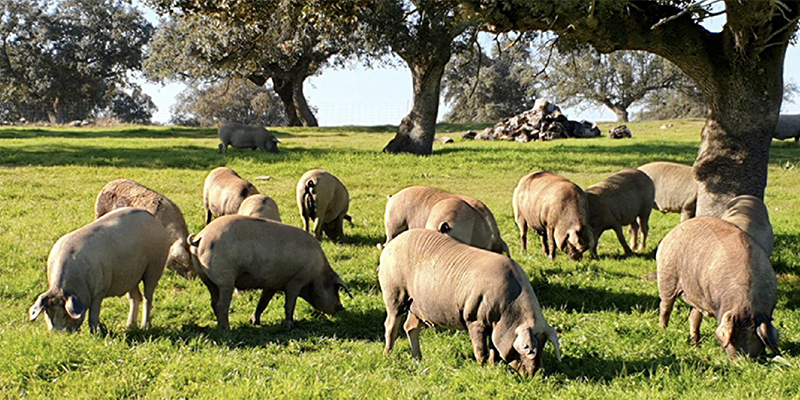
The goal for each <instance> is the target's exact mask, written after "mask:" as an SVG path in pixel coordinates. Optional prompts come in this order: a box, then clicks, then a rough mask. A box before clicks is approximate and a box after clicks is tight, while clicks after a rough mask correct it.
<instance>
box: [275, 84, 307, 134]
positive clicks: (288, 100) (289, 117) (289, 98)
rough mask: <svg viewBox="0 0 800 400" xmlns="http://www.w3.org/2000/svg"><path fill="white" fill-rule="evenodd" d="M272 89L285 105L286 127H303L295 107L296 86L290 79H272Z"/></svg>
mask: <svg viewBox="0 0 800 400" xmlns="http://www.w3.org/2000/svg"><path fill="white" fill-rule="evenodd" d="M272 88H273V89H274V90H275V93H277V94H278V97H279V98H280V99H281V103H283V110H284V112H285V113H286V126H303V123H302V122H301V121H300V117H298V116H297V110H296V109H295V107H294V85H293V83H292V81H291V80H290V79H283V78H276V77H274V76H273V77H272Z"/></svg>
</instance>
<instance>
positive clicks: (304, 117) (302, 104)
mask: <svg viewBox="0 0 800 400" xmlns="http://www.w3.org/2000/svg"><path fill="white" fill-rule="evenodd" d="M304 81H305V78H302V79H295V80H294V81H293V82H292V99H293V106H294V110H295V114H296V115H297V118H298V119H299V120H300V122H301V123H302V124H303V126H319V124H318V123H317V117H315V116H314V113H313V112H311V108H310V107H309V106H308V103H307V102H306V96H305V95H304V94H303V82H304Z"/></svg>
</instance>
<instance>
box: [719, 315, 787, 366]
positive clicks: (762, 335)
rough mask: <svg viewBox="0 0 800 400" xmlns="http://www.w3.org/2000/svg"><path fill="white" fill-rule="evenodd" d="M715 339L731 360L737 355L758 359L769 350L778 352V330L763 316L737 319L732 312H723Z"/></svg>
mask: <svg viewBox="0 0 800 400" xmlns="http://www.w3.org/2000/svg"><path fill="white" fill-rule="evenodd" d="M716 333H717V339H719V341H720V343H722V348H723V350H725V351H726V352H727V353H728V356H730V358H731V359H734V358H736V357H737V356H738V355H739V354H743V355H745V356H747V357H760V356H763V355H764V353H765V351H764V350H765V348H769V349H770V350H771V351H772V352H773V353H775V354H780V352H779V350H778V330H777V329H775V327H774V326H773V325H772V321H771V320H770V318H769V317H767V316H765V315H761V314H759V315H757V316H756V317H755V318H753V317H744V318H742V317H739V316H738V315H736V314H734V313H733V312H732V311H727V312H725V313H724V314H723V315H722V317H721V318H720V321H719V326H717V332H716Z"/></svg>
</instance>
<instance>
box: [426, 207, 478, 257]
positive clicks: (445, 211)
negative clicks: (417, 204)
mask: <svg viewBox="0 0 800 400" xmlns="http://www.w3.org/2000/svg"><path fill="white" fill-rule="evenodd" d="M425 228H426V229H432V230H435V231H439V232H441V233H444V234H447V235H449V236H450V237H452V238H454V239H456V240H458V241H460V242H462V243H466V244H468V245H470V246H475V247H478V248H481V249H485V250H491V248H492V228H491V226H489V224H488V223H487V222H486V219H484V218H483V216H482V215H481V213H479V212H478V211H477V210H476V209H474V208H472V206H471V205H469V203H467V202H466V201H464V200H461V199H459V198H457V197H451V198H448V199H444V200H441V201H439V202H438V203H436V204H435V205H434V206H433V208H431V212H430V214H428V220H427V221H426V222H425Z"/></svg>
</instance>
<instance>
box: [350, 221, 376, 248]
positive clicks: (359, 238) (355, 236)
mask: <svg viewBox="0 0 800 400" xmlns="http://www.w3.org/2000/svg"><path fill="white" fill-rule="evenodd" d="M345 225H347V223H345ZM383 242H384V237H383V235H378V236H370V235H364V234H361V233H347V226H345V234H344V240H342V243H343V244H352V245H356V246H366V247H370V248H375V249H377V244H378V243H383Z"/></svg>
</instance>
